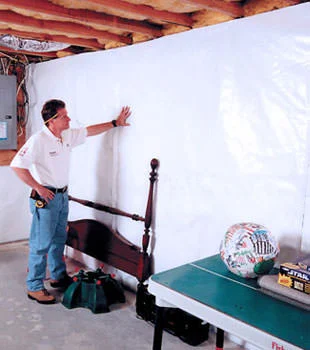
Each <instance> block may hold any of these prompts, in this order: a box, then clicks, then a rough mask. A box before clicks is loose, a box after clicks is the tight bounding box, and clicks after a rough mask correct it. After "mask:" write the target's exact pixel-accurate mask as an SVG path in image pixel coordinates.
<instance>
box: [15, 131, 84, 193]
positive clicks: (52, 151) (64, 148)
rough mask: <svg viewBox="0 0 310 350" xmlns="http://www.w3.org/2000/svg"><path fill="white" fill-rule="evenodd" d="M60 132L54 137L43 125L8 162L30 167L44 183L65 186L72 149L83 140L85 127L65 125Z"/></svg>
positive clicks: (33, 174) (35, 176)
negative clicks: (63, 129)
mask: <svg viewBox="0 0 310 350" xmlns="http://www.w3.org/2000/svg"><path fill="white" fill-rule="evenodd" d="M61 136H62V137H61V139H60V138H58V137H56V136H55V135H54V134H53V133H52V132H51V131H50V130H49V129H48V128H47V127H46V126H44V128H43V130H41V131H39V132H37V133H36V134H34V135H32V136H31V137H30V138H29V140H28V141H27V142H26V143H25V144H24V146H23V147H22V148H21V149H20V150H19V151H18V153H17V154H16V156H15V157H14V159H13V160H12V162H11V164H10V166H11V167H16V168H24V169H28V170H30V172H31V174H32V176H33V177H34V178H35V179H36V181H38V182H39V183H40V184H41V185H43V186H51V187H55V188H62V187H64V186H67V185H68V181H69V167H70V154H71V150H72V148H73V147H76V146H78V145H80V144H82V143H84V142H85V140H86V136H87V131H86V128H80V129H67V130H65V131H63V132H62V135H61Z"/></svg>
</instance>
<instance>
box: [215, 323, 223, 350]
mask: <svg viewBox="0 0 310 350" xmlns="http://www.w3.org/2000/svg"><path fill="white" fill-rule="evenodd" d="M223 349H224V331H223V330H222V329H221V328H217V331H216V350H223Z"/></svg>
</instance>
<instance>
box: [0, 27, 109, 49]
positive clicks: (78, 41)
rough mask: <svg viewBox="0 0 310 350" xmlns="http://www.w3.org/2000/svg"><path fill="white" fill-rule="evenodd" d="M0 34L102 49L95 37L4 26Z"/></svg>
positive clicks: (102, 46) (0, 29)
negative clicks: (81, 36)
mask: <svg viewBox="0 0 310 350" xmlns="http://www.w3.org/2000/svg"><path fill="white" fill-rule="evenodd" d="M0 34H1V35H3V34H10V35H14V36H16V37H18V38H23V39H35V40H40V41H53V42H58V43H65V44H70V45H76V46H81V47H88V48H90V49H96V50H104V45H102V44H100V43H98V41H97V40H95V39H83V38H70V37H67V36H65V35H50V34H44V33H42V34H41V33H34V32H33V31H32V32H26V31H21V30H14V29H9V28H5V29H2V28H0Z"/></svg>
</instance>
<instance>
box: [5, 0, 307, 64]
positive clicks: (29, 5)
mask: <svg viewBox="0 0 310 350" xmlns="http://www.w3.org/2000/svg"><path fill="white" fill-rule="evenodd" d="M302 2H307V1H302V0H248V1H238V0H230V1H229V0H126V1H124V0H89V1H86V0H27V1H25V0H0V35H13V36H14V37H16V38H19V39H20V40H21V42H22V41H24V42H25V41H26V40H33V41H41V42H45V43H46V42H58V43H63V44H64V45H65V46H63V47H64V48H59V47H57V48H56V46H55V50H54V51H53V52H50V53H49V54H47V53H45V54H43V50H42V51H40V47H39V48H38V50H34V49H33V51H32V52H31V51H26V50H24V49H23V48H22V47H21V46H20V47H18V48H17V47H15V48H11V49H10V50H8V49H7V47H6V46H4V45H3V44H2V45H1V43H0V55H1V53H2V54H5V55H12V56H14V57H15V58H16V57H17V58H18V57H19V55H22V56H24V55H26V56H27V58H28V61H29V62H33V61H34V62H37V61H42V60H50V59H55V58H57V57H62V56H64V55H75V54H80V53H83V52H90V51H98V50H108V49H110V48H115V47H120V46H126V45H132V44H135V43H138V42H143V41H149V40H154V39H156V38H159V37H161V36H164V35H170V34H174V33H178V32H182V31H187V30H191V29H193V28H199V27H205V26H209V25H214V24H218V23H223V22H227V21H231V20H238V19H239V18H243V17H247V16H252V15H255V14H258V13H263V12H268V11H273V10H275V9H279V8H283V7H287V6H292V5H296V4H299V3H302ZM51 46H52V45H51Z"/></svg>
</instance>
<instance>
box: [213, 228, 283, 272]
mask: <svg viewBox="0 0 310 350" xmlns="http://www.w3.org/2000/svg"><path fill="white" fill-rule="evenodd" d="M279 252H280V248H279V244H278V242H277V240H276V239H275V237H274V236H273V235H272V234H271V233H270V231H269V230H268V229H267V228H266V227H264V226H262V225H258V224H254V223H251V222H244V223H239V224H235V225H233V226H231V227H229V228H228V230H227V232H226V234H225V237H224V239H223V240H222V242H221V247H220V255H221V258H222V260H223V262H224V263H225V265H226V266H227V268H228V269H229V270H230V271H231V272H233V273H234V274H236V275H238V276H241V277H245V278H255V277H257V276H259V275H263V274H266V273H268V272H269V271H270V270H271V269H272V268H273V266H274V262H275V259H276V257H277V256H278V254H279Z"/></svg>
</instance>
